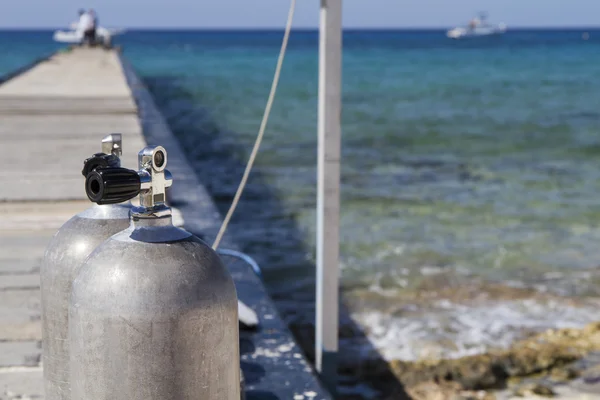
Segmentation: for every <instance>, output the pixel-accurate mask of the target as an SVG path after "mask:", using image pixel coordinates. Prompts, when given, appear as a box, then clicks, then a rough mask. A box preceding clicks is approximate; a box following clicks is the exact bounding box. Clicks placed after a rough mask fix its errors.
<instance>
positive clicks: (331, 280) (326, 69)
mask: <svg viewBox="0 0 600 400" xmlns="http://www.w3.org/2000/svg"><path fill="white" fill-rule="evenodd" d="M341 64H342V0H321V20H320V25H319V118H318V135H319V150H318V173H317V174H318V175H317V181H318V184H317V296H316V297H317V299H316V307H317V310H316V338H315V342H316V343H315V347H316V348H315V365H316V368H317V371H318V372H319V374H320V375H321V379H322V381H323V383H324V384H325V386H327V388H328V389H329V390H330V391H331V392H335V387H336V385H337V371H336V369H337V360H336V358H337V351H338V321H339V317H338V313H339V311H338V291H339V271H338V259H339V221H340V218H339V208H340V139H341V109H342V107H341V69H342V68H341V67H342V65H341Z"/></svg>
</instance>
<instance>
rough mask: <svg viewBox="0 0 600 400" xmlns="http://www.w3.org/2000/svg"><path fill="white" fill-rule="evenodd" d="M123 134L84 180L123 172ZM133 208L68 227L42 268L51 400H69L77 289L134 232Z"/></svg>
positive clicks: (90, 165)
mask: <svg viewBox="0 0 600 400" xmlns="http://www.w3.org/2000/svg"><path fill="white" fill-rule="evenodd" d="M121 152H122V148H121V134H112V135H108V136H106V137H104V138H103V139H102V153H97V154H95V155H94V156H92V157H91V158H90V159H88V160H86V163H84V165H85V166H84V170H83V171H82V173H83V175H84V176H87V174H88V173H89V171H90V170H92V169H94V168H95V167H98V166H113V167H115V166H120V160H119V157H120V156H121ZM130 208H131V204H130V203H129V202H127V203H124V204H111V205H96V204H95V205H94V206H93V207H91V208H89V209H87V210H85V211H83V212H81V213H79V214H77V215H75V216H74V217H72V218H71V219H70V220H69V221H67V222H66V223H65V224H64V225H63V226H62V227H61V228H60V229H59V230H58V232H56V234H55V235H54V236H53V237H52V239H51V241H50V243H49V245H48V247H47V248H46V252H45V254H44V259H43V261H42V264H41V267H40V281H41V282H40V284H41V292H42V347H43V350H42V351H43V359H42V360H43V363H44V388H45V392H46V399H48V400H69V399H70V398H71V396H70V385H69V346H68V344H69V342H68V340H67V335H68V321H67V320H68V316H69V298H70V296H71V283H72V281H73V279H74V278H75V276H76V272H77V271H78V269H79V267H80V266H81V264H82V263H83V261H84V260H85V259H86V258H87V256H88V255H89V254H90V253H91V252H92V251H93V250H94V249H95V248H96V247H97V246H98V245H100V244H101V243H102V242H104V241H105V240H106V239H108V238H109V237H111V236H112V235H114V234H115V233H117V232H120V231H122V230H123V229H126V228H127V227H128V226H129V210H130Z"/></svg>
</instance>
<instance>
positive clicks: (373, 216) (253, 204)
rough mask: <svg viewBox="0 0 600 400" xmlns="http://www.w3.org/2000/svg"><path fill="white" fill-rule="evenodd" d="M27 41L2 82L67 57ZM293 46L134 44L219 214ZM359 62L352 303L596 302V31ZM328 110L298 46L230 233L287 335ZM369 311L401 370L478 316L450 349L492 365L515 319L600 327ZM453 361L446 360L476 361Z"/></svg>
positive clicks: (350, 152)
mask: <svg viewBox="0 0 600 400" xmlns="http://www.w3.org/2000/svg"><path fill="white" fill-rule="evenodd" d="M11 35H12V36H11ZM15 35H16V36H15ZM18 35H19V34H18V33H0V49H5V51H3V52H2V54H5V56H2V58H1V59H0V73H2V72H3V71H4V72H6V71H9V70H10V69H12V68H14V67H15V65H17V64H19V63H20V62H23V63H24V62H26V61H28V57H29V58H32V57H33V55H36V54H37V53H40V52H42V53H43V52H44V51H45V50H48V51H50V50H52V48H53V47H52V44H50V45H48V44H47V42H49V40H50V38H49V37H46V36H39V35H42V34H41V33H38V34H37V35H38V36H36V38H37V39H35V40H31V42H32V43H33V44H32V47H27V51H25V50H24V48H25V47H26V46H24V45H19V43H25V39H23V37H22V36H18ZM15 38H18V39H15ZM9 39H10V40H9ZM29 39H31V38H29ZM19 40H20V41H21V42H19ZM280 41H281V33H280V32H131V33H128V34H127V35H125V36H123V37H122V38H121V39H120V42H121V43H122V44H123V45H124V47H125V55H126V56H127V57H128V58H129V59H130V60H131V61H132V62H133V64H134V66H135V68H136V69H137V70H138V71H139V73H140V74H141V75H142V76H143V78H144V79H145V80H146V82H147V83H148V85H149V87H150V89H151V91H152V92H153V94H154V95H155V96H156V99H157V102H158V104H159V107H160V108H161V109H162V110H163V112H164V113H165V115H166V116H167V118H168V121H169V123H170V125H171V127H172V129H173V130H174V132H175V133H176V135H177V136H178V137H179V138H180V139H181V141H182V142H183V143H184V144H185V146H186V148H187V149H188V154H189V156H190V159H192V160H193V162H194V163H195V165H196V168H197V170H198V172H199V174H200V177H201V179H202V181H203V182H206V184H207V186H208V187H209V189H210V191H211V193H212V194H213V196H214V197H215V199H216V201H217V203H218V205H219V207H220V208H221V210H222V211H223V212H224V211H225V210H226V209H227V207H228V206H229V204H230V202H231V198H232V196H233V193H234V191H235V189H236V186H237V184H238V182H239V179H240V177H241V174H242V171H243V166H244V163H245V161H246V159H247V156H248V154H249V152H250V149H251V146H252V144H253V141H254V139H255V135H256V132H257V130H258V127H259V124H260V119H261V116H262V112H263V109H264V105H265V102H266V98H267V95H268V91H269V87H270V83H271V79H272V74H273V71H274V67H275V62H276V57H277V52H278V50H279V46H280ZM40 43H42V44H40ZM344 46H345V49H344V66H343V68H344V93H343V101H344V110H343V169H342V215H341V233H342V243H341V269H342V285H343V288H344V293H345V296H346V298H347V299H348V300H350V303H352V300H353V298H352V296H358V295H357V293H364V292H365V291H366V292H377V291H381V290H385V291H386V293H387V294H388V295H391V296H394V295H397V294H401V293H403V292H405V291H410V290H418V289H419V287H420V286H419V285H420V284H421V283H422V282H423V280H424V279H426V278H427V277H428V276H429V274H430V273H431V272H432V271H438V270H442V271H444V272H445V273H450V274H452V275H453V276H454V278H453V279H456V280H457V281H458V282H461V280H464V281H465V282H467V281H468V280H469V279H472V278H473V277H474V276H475V277H480V278H483V279H485V280H489V281H495V282H504V283H507V284H510V285H512V286H525V287H530V288H535V289H537V290H541V291H553V292H556V293H559V294H562V295H572V296H579V297H581V296H596V295H598V291H599V288H600V286H598V285H597V282H598V279H597V278H596V275H597V267H598V265H599V264H600V246H598V242H599V239H600V227H599V221H600V206H599V200H598V199H599V198H600V168H599V164H598V159H599V157H600V136H599V135H598V129H599V123H600V112H599V111H598V104H600V80H599V79H597V67H596V66H597V65H598V62H599V61H600V51H599V50H600V31H591V32H590V39H589V40H582V32H578V31H521V32H511V33H509V34H507V35H506V36H505V37H501V38H493V39H484V40H481V41H467V42H455V41H451V40H448V39H446V38H445V37H444V35H443V32H441V31H440V32H393V31H389V32H388V31H381V32H349V33H347V34H345V36H344ZM25 53H27V54H25ZM7 54H8V55H9V56H8V55H7ZM316 96H317V35H316V33H315V32H294V33H293V35H292V38H291V42H290V48H289V51H288V54H287V56H286V60H285V64H284V71H283V74H282V78H281V84H280V88H279V92H278V95H277V98H276V101H275V106H274V109H273V112H272V114H271V120H270V122H269V126H268V129H267V134H266V137H265V141H264V144H263V147H262V149H261V153H260V155H259V158H258V161H257V166H256V169H255V171H254V173H253V175H252V180H251V184H250V186H249V188H248V190H247V192H246V193H245V195H244V197H243V198H242V205H241V208H240V210H239V212H238V214H237V215H236V217H235V218H234V221H233V224H232V226H231V228H230V233H229V234H232V235H235V237H236V240H238V242H239V243H240V244H241V245H242V246H243V248H244V249H245V250H246V251H248V252H249V253H251V254H252V255H253V256H255V257H256V258H257V259H258V260H259V261H260V263H261V265H262V268H263V269H264V270H265V275H266V280H267V283H268V285H269V288H270V290H271V292H272V293H273V295H274V297H275V298H276V300H277V301H278V304H279V307H280V308H281V310H282V312H283V314H284V316H285V317H286V318H288V320H289V321H296V320H311V319H312V307H313V304H312V301H311V299H312V293H313V283H314V279H313V274H314V269H313V265H312V263H313V260H314V246H313V242H314V236H315V233H314V225H315V223H314V222H315V212H314V207H315V184H316V182H315V176H316V169H315V162H316V133H315V131H316V100H317V97H316ZM428 290H432V289H431V288H429V289H428ZM440 301H441V300H440ZM360 304H361V309H360V310H358V309H357V310H352V312H353V313H354V314H353V315H354V317H355V318H356V320H357V321H359V323H361V324H363V325H365V326H366V330H367V331H368V332H369V335H370V338H371V339H372V340H373V342H374V343H375V344H376V345H377V346H378V347H380V348H381V349H385V351H384V353H386V354H388V353H389V354H391V355H390V357H401V358H414V357H418V356H419V355H418V354H415V353H414V352H410V351H409V350H410V349H412V348H414V347H415V344H414V343H415V342H414V340H417V339H418V338H419V337H420V336H419V335H421V333H422V332H430V333H431V334H430V335H429V336H428V337H433V338H436V337H438V336H436V335H438V332H439V331H440V329H442V328H440V321H444V320H445V321H451V320H452V319H453V318H458V317H459V316H460V315H463V314H468V315H469V316H470V317H469V318H471V320H470V322H464V321H462V322H460V321H459V323H453V322H449V325H448V326H450V327H451V328H452V329H454V330H455V331H456V334H454V336H452V335H450V336H448V337H449V338H452V337H461V335H462V337H464V335H463V333H465V332H472V335H475V336H473V337H472V340H471V339H469V340H468V342H469V343H468V344H465V346H467V345H468V346H469V349H476V350H477V351H479V350H481V349H483V348H485V347H486V346H488V345H489V344H491V343H504V342H507V341H510V340H512V339H513V338H514V337H515V335H518V334H519V332H520V331H521V329H520V328H519V326H520V325H519V324H521V325H522V324H525V325H527V326H526V328H529V327H530V326H529V325H528V324H529V322H527V323H525V322H523V323H521V322H519V321H530V320H531V321H536V324H535V328H536V329H542V328H543V327H547V326H552V325H563V326H570V325H573V324H575V325H577V324H583V323H585V322H586V321H587V320H593V319H598V316H599V315H598V314H597V313H596V312H594V308H590V309H584V310H583V311H573V312H572V313H571V312H569V311H568V310H566V309H564V308H561V307H558V308H557V307H552V306H548V307H546V306H544V307H545V308H540V309H539V310H543V311H536V310H538V308H536V307H534V306H533V305H531V307H529V306H527V307H525V308H527V309H528V310H530V311H531V313H532V314H531V315H530V314H527V313H525V314H523V313H521V314H514V313H512V311H511V312H508V311H506V307H509V306H510V304H509V303H506V302H505V300H498V301H497V302H491V303H490V304H488V305H486V307H488V308H484V309H473V310H470V311H469V310H465V309H463V308H460V307H467V306H465V305H461V306H459V305H456V306H454V307H449V308H448V309H447V310H446V311H443V310H442V311H440V310H436V311H435V312H429V313H426V314H423V315H421V316H418V318H416V319H413V320H411V319H410V318H408V319H407V318H404V317H402V318H396V317H394V316H390V315H385V314H382V312H383V311H382V310H381V309H380V303H379V302H378V301H372V302H369V301H368V300H364V299H363V298H361V300H360ZM473 307H475V306H473ZM485 310H488V311H489V313H492V314H493V313H501V314H502V313H504V314H502V315H504V317H502V318H500V321H505V322H504V323H501V324H500V326H499V327H498V326H496V325H494V328H493V329H491V328H490V329H487V328H486V327H488V326H489V325H490V324H494V323H496V322H494V321H492V320H490V319H489V318H484V316H487V315H489V313H488V312H486V311H485ZM511 313H512V314H511ZM478 315H479V316H481V317H478ZM505 317H506V318H505ZM511 318H512V319H511ZM511 321H512V322H511ZM411 324H416V325H411ZM410 326H414V327H415V328H414V329H413V330H412V331H411V330H410V329H409V327H410ZM513 326H517V329H512V328H511V327H513ZM411 329H412V328H411ZM444 329H445V328H444ZM382 330H383V331H385V332H384V333H383V334H382V333H380V332H381V331H382ZM478 332H479V333H478ZM411 335H412V336H411ZM426 336H427V335H426ZM413 339H414V340H413ZM436 340H437V339H436ZM452 340H454V339H451V340H450V342H452ZM439 341H440V343H442V342H444V341H443V340H441V339H440V340H439ZM456 348H457V346H456V344H454V345H453V344H449V345H448V346H446V348H445V350H443V351H442V350H440V351H441V352H442V353H441V354H442V355H444V356H453V355H457V354H463V353H464V352H465V351H463V349H461V348H460V346H458V350H456V351H455V350H453V349H456ZM411 351H412V350H411ZM436 351H438V350H436ZM469 351H471V350H469ZM469 351H466V352H467V353H468V352H469Z"/></svg>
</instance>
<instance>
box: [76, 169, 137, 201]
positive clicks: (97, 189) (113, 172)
mask: <svg viewBox="0 0 600 400" xmlns="http://www.w3.org/2000/svg"><path fill="white" fill-rule="evenodd" d="M85 193H86V194H87V196H88V198H89V199H90V200H91V201H93V202H94V203H97V204H116V203H122V202H124V201H127V200H130V199H132V198H134V197H135V196H137V195H138V194H139V193H140V176H139V175H138V173H137V171H134V170H131V169H127V168H120V167H119V168H96V169H94V170H92V171H91V172H90V173H88V175H87V176H86V178H85Z"/></svg>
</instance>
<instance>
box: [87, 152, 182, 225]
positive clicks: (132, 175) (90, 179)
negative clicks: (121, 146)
mask: <svg viewBox="0 0 600 400" xmlns="http://www.w3.org/2000/svg"><path fill="white" fill-rule="evenodd" d="M138 164H139V168H140V169H139V170H138V171H134V170H132V169H127V168H121V167H119V166H116V165H112V164H111V163H110V155H106V154H101V155H98V154H96V155H95V156H94V157H91V158H89V159H87V160H86V163H85V165H84V168H83V172H84V174H85V175H86V179H85V192H86V194H87V196H88V198H89V199H90V200H91V201H93V202H94V203H97V204H115V203H121V202H124V201H127V200H130V199H132V198H134V197H135V196H137V195H138V194H139V195H140V206H141V207H139V208H138V209H137V210H136V214H149V215H150V214H151V215H157V214H162V212H167V211H168V210H169V208H168V207H167V206H166V197H167V196H166V189H167V188H168V187H170V186H171V184H172V183H173V177H172V175H171V173H170V172H169V171H168V170H166V169H165V167H166V165H167V151H166V150H165V149H164V147H162V146H148V147H146V148H144V149H143V150H142V151H140V152H139V154H138ZM86 172H87V173H86ZM169 214H170V213H169Z"/></svg>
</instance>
